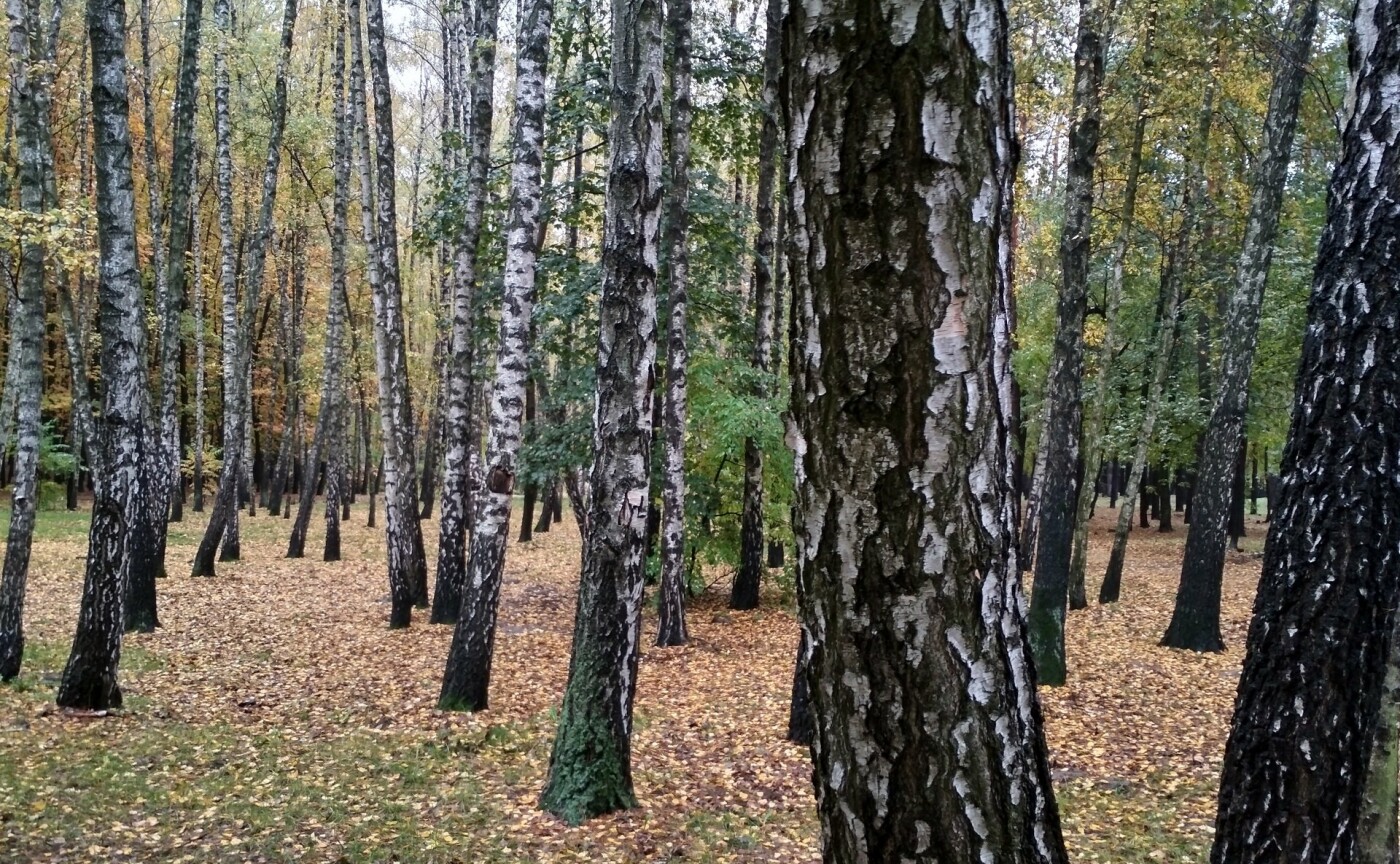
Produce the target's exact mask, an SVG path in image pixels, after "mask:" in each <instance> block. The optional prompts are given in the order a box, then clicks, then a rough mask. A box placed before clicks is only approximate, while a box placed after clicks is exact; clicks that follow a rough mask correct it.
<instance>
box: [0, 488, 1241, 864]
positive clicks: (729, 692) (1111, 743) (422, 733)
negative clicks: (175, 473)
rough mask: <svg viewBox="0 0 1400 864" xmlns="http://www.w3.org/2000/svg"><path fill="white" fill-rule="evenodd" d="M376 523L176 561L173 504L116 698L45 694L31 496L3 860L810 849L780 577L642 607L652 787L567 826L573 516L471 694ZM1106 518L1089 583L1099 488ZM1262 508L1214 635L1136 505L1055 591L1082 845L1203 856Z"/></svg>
mask: <svg viewBox="0 0 1400 864" xmlns="http://www.w3.org/2000/svg"><path fill="white" fill-rule="evenodd" d="M0 516H3V517H5V521H8V514H5V513H4V512H3V511H0ZM363 521H364V520H363V511H362V509H361V508H357V512H356V514H355V518H354V519H353V520H352V522H351V523H350V524H349V525H347V526H346V528H345V535H344V540H343V542H344V553H345V558H346V560H344V561H342V562H339V563H335V564H324V563H322V562H321V561H320V560H319V554H317V555H316V557H313V558H308V559H304V560H300V561H289V560H286V559H284V558H283V557H282V553H283V551H284V550H285V548H286V538H287V534H288V531H289V529H290V523H289V522H287V521H285V520H282V519H278V518H273V517H269V516H266V515H259V516H258V517H256V518H254V519H244V522H243V524H244V538H243V550H244V560H243V561H241V562H238V563H231V564H222V565H220V567H219V575H218V576H217V577H216V578H213V579H192V578H190V577H189V576H188V575H187V573H188V567H189V561H190V559H191V558H192V557H193V553H194V548H195V546H196V544H197V543H198V539H199V533H198V532H199V529H200V528H201V527H202V518H201V517H198V516H195V518H194V519H192V520H190V521H187V522H185V523H183V524H181V525H177V526H174V528H173V531H172V534H171V538H170V557H169V562H170V570H171V576H170V577H169V578H167V579H164V580H162V581H161V583H160V586H159V595H160V615H161V621H162V624H163V627H162V628H161V629H160V630H158V631H157V632H155V633H153V634H140V635H132V636H129V637H128V639H127V640H126V643H125V648H124V655H123V658H122V684H123V687H124V693H125V696H126V708H125V709H124V710H123V711H121V712H119V713H118V714H117V715H115V716H111V717H105V718H78V717H71V716H66V715H64V714H63V713H60V712H57V711H55V710H54V708H53V707H52V706H53V698H54V690H55V688H56V686H57V683H58V677H59V675H60V673H61V672H62V668H63V663H64V661H65V659H66V657H67V650H68V644H69V640H71V638H72V633H73V627H74V622H75V620H76V615H77V606H78V600H79V595H80V591H81V585H82V567H83V558H84V554H85V551H86V516H85V514H82V513H76V514H68V513H52V512H46V513H43V514H41V515H40V520H39V532H40V537H39V539H37V540H36V542H35V548H34V557H33V563H32V567H31V573H30V589H29V591H30V593H29V609H28V616H27V622H28V623H27V626H28V638H29V647H28V653H27V656H26V658H25V669H24V673H23V675H22V676H21V678H20V679H19V680H17V681H16V682H13V683H12V684H10V685H8V686H4V687H0V861H7V862H8V861H17V862H57V861H97V860H101V861H170V862H177V861H178V862H226V861H227V862H233V861H301V860H307V861H335V862H339V861H345V862H370V861H400V862H454V861H457V862H483V864H486V862H531V861H549V862H571V861H580V862H581V861H589V862H667V861H674V862H679V861H687V862H719V861H770V860H771V861H790V862H808V861H816V860H818V859H819V854H818V852H819V829H818V826H817V822H816V818H815V814H814V812H813V806H812V792H811V785H810V769H809V766H808V758H807V754H806V751H805V750H804V749H803V748H800V747H797V746H795V745H792V744H789V743H787V742H785V741H784V740H783V732H784V730H785V727H786V719H787V706H788V690H789V686H790V684H791V676H792V663H793V658H794V654H795V651H796V643H797V627H796V624H795V621H794V618H793V615H792V612H791V610H790V604H788V603H785V602H784V594H783V592H782V588H781V585H780V584H778V583H780V582H781V580H780V579H777V578H775V579H774V580H773V582H774V583H775V585H774V586H773V588H772V590H771V591H770V593H769V594H768V595H767V596H766V597H765V604H764V606H763V608H762V609H761V610H760V611H757V612H753V613H732V612H729V611H727V610H726V609H725V608H724V600H725V597H724V596H723V594H722V592H721V587H723V584H724V583H723V582H721V583H720V585H717V586H715V587H714V588H713V589H712V590H711V591H710V592H708V593H707V594H706V595H705V596H703V597H700V598H697V599H696V600H694V601H692V604H691V607H690V627H691V633H692V634H693V636H694V640H693V642H692V643H691V645H689V646H687V647H685V648H668V649H659V648H653V647H650V643H651V637H652V636H653V635H654V626H655V618H654V614H653V611H652V610H650V609H649V613H648V618H647V621H646V625H645V626H646V630H647V632H646V633H645V634H644V639H643V644H644V645H646V646H648V647H646V649H645V653H644V655H643V657H642V664H641V676H640V680H639V685H638V686H639V692H638V701H637V724H636V725H637V729H636V734H635V737H634V749H633V765H634V771H635V775H636V785H637V793H638V796H639V798H640V800H641V806H640V807H639V808H638V809H636V810H633V811H630V812H626V813H621V814H617V815H614V816H611V817H606V818H602V819H597V820H594V821H592V822H589V823H587V824H586V825H584V826H582V827H578V828H570V827H567V826H565V825H564V824H563V823H561V822H559V821H558V820H556V819H554V818H552V817H550V816H548V815H546V814H544V813H542V812H540V811H539V810H538V809H537V808H536V806H535V805H536V798H537V795H538V793H539V790H540V788H541V785H542V783H543V780H544V775H545V771H546V768H547V765H548V760H549V747H550V741H551V738H552V735H553V731H554V725H555V722H556V718H557V714H556V706H557V703H558V700H559V698H560V696H561V694H562V691H563V686H564V679H565V676H566V675H567V671H568V659H569V643H570V637H571V633H572V630H571V628H572V618H573V610H574V591H575V583H576V580H577V578H578V548H579V544H578V535H577V532H576V531H575V530H574V529H573V526H572V524H571V520H570V518H569V517H568V516H567V514H566V518H565V521H564V522H563V523H561V524H559V525H556V526H555V528H554V530H552V531H551V532H549V533H547V534H543V535H537V539H536V540H534V541H533V542H531V543H527V544H512V545H511V547H510V549H509V553H508V555H509V557H508V561H507V571H506V582H505V587H504V591H503V599H502V607H501V614H500V633H499V636H498V639H497V649H496V650H497V655H496V663H495V667H494V675H493V682H492V696H491V698H492V704H491V708H490V709H489V710H487V711H484V712H482V713H479V714H474V715H469V714H455V713H444V712H440V711H438V710H436V708H435V703H436V697H437V693H438V684H439V676H440V675H441V672H442V665H443V661H444V658H445V656H446V651H447V645H448V641H449V640H450V638H451V631H450V629H449V628H447V627H440V626H429V625H428V624H427V623H426V622H427V616H426V610H424V611H423V612H420V614H419V615H418V616H417V617H416V618H415V622H414V626H413V627H412V628H411V629H409V630H407V631H392V632H391V631H389V630H387V629H386V628H385V626H384V625H385V620H386V616H387V611H388V593H387V586H386V583H385V581H384V575H383V574H384V565H383V561H384V551H383V537H382V534H381V533H380V531H377V530H374V529H369V528H366V527H365V526H364V524H363ZM315 527H316V528H319V525H318V526H315ZM425 528H426V530H427V532H428V534H429V540H430V541H431V540H432V531H433V530H434V526H433V523H431V522H429V523H425ZM1095 529H1096V530H1095V534H1094V542H1093V554H1091V569H1090V574H1091V576H1090V580H1091V591H1090V594H1091V596H1092V595H1093V593H1094V592H1095V591H1096V588H1097V585H1096V582H1097V576H1098V574H1099V573H1101V572H1102V568H1103V564H1104V559H1105V550H1106V546H1107V541H1108V539H1110V538H1109V536H1108V531H1109V527H1108V522H1107V516H1106V515H1105V514H1101V515H1100V516H1099V519H1098V520H1097V521H1096V523H1095ZM1263 530H1264V529H1263V526H1262V525H1260V524H1258V523H1257V522H1256V521H1254V520H1251V524H1250V531H1251V534H1252V535H1253V536H1252V537H1251V538H1250V539H1248V540H1246V541H1245V552H1244V553H1242V554H1241V553H1232V554H1231V556H1230V559H1229V564H1228V567H1227V571H1226V585H1225V637H1226V641H1227V643H1228V644H1229V646H1230V648H1229V650H1228V651H1227V652H1226V653H1224V654H1222V655H1207V656H1198V655H1191V654H1184V653H1181V652H1175V651H1169V650H1166V649H1162V648H1159V647H1157V644H1156V643H1157V640H1158V639H1159V638H1160V636H1161V633H1162V632H1163V630H1164V629H1165V627H1166V624H1167V621H1168V620H1169V618H1170V614H1171V603H1172V597H1173V593H1174V591H1175V587H1176V578H1177V572H1178V570H1177V568H1178V566H1179V565H1178V562H1179V559H1180V554H1181V544H1182V540H1183V538H1184V532H1183V531H1181V530H1178V531H1177V532H1176V533H1174V534H1158V533H1156V532H1155V529H1154V530H1152V531H1135V532H1134V535H1133V540H1132V544H1131V547H1130V552H1129V568H1128V571H1127V574H1126V578H1125V582H1124V590H1123V597H1124V600H1123V602H1121V603H1119V604H1116V605H1114V606H1109V607H1099V606H1093V607H1091V608H1090V609H1089V610H1085V611H1082V612H1075V613H1073V614H1072V615H1071V617H1070V633H1069V662H1070V670H1071V671H1070V684H1069V686H1067V687H1064V688H1059V689H1055V690H1048V691H1045V692H1043V693H1042V697H1043V699H1044V703H1045V711H1046V720H1047V724H1048V734H1049V738H1050V743H1051V748H1052V751H1053V760H1054V771H1055V779H1056V789H1057V793H1058V797H1059V801H1060V806H1061V810H1062V814H1063V821H1064V826H1065V834H1066V839H1067V841H1068V844H1069V847H1070V854H1071V858H1072V859H1074V860H1077V861H1113V862H1140V861H1182V862H1204V861H1205V860H1206V853H1207V850H1208V847H1209V843H1210V831H1211V823H1212V818H1213V812H1214V807H1215V792H1216V778H1217V775H1218V771H1219V765H1220V759H1221V754H1222V749H1223V746H1224V739H1225V734H1226V729H1227V724H1228V720H1229V712H1230V707H1231V704H1232V700H1233V696H1234V689H1235V684H1236V682H1237V680H1238V676H1239V666H1240V660H1241V650H1242V643H1243V640H1244V629H1245V624H1246V622H1247V619H1248V612H1249V606H1250V603H1251V600H1252V595H1253V590H1254V583H1255V580H1256V579H1257V576H1258V571H1259V563H1260V562H1259V557H1258V555H1257V550H1258V548H1259V546H1260V544H1261V538H1262V534H1263ZM307 548H308V550H312V551H313V552H314V553H319V551H320V542H319V534H317V533H316V531H315V530H313V535H312V538H311V540H310V542H308V544H307ZM430 558H431V554H430ZM716 575H717V576H719V575H722V574H716Z"/></svg>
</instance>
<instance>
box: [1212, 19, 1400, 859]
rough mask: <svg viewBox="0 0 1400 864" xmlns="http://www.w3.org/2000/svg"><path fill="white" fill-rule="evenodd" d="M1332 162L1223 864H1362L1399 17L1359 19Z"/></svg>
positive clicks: (1393, 439)
mask: <svg viewBox="0 0 1400 864" xmlns="http://www.w3.org/2000/svg"><path fill="white" fill-rule="evenodd" d="M1352 21H1353V29H1352V35H1351V43H1350V66H1351V73H1352V80H1351V87H1350V92H1349V93H1348V96H1347V102H1346V109H1345V111H1346V119H1345V128H1344V131H1343V133H1342V153H1341V156H1340V158H1339V159H1338V161H1337V165H1336V169H1335V171H1334V173H1333V175H1332V183H1331V186H1330V189H1329V194H1328V199H1327V224H1326V227H1325V228H1324V229H1323V234H1322V240H1321V243H1320V244H1319V248H1318V256H1317V266H1316V269H1315V271H1314V276H1313V287H1312V296H1311V299H1310V301H1309V304H1308V325H1307V331H1306V334H1305V335H1304V338H1303V357H1302V362H1301V365H1300V366H1299V371H1298V378H1297V390H1296V403H1295V407H1294V410H1293V419H1292V425H1291V427H1290V429H1289V433H1288V443H1287V445H1286V446H1285V449H1284V456H1283V464H1282V467H1281V470H1280V475H1281V481H1282V482H1281V484H1280V489H1279V495H1278V506H1277V509H1276V510H1275V512H1274V514H1273V519H1272V520H1271V522H1270V526H1269V540H1268V544H1267V546H1266V547H1265V552H1264V569H1263V575H1262V577H1261V579H1260V583H1259V593H1258V596H1257V598H1256V600H1255V605H1254V616H1253V619H1252V620H1251V622H1250V626H1249V637H1248V643H1247V646H1246V651H1245V660H1244V670H1243V673H1242V674H1241V677H1240V684H1239V692H1238V694H1237V696H1236V701H1235V713H1234V719H1233V720H1232V722H1231V727H1230V737H1229V740H1228V741H1227V743H1226V746H1225V764H1224V768H1223V772H1222V775H1221V788H1222V789H1223V790H1228V794H1224V795H1222V796H1221V798H1220V809H1219V812H1218V814H1217V816H1216V827H1215V845H1214V848H1213V849H1212V851H1211V861H1213V862H1216V864H1225V862H1231V864H1235V862H1238V864H1253V862H1274V861H1297V862H1302V864H1312V862H1324V861H1357V860H1361V859H1360V854H1361V851H1362V850H1361V849H1360V842H1359V841H1360V840H1361V826H1362V824H1363V822H1364V820H1363V816H1364V810H1365V807H1366V794H1365V793H1366V787H1367V785H1368V782H1369V781H1370V772H1369V771H1368V770H1367V763H1368V760H1369V758H1370V756H1371V753H1372V751H1373V749H1374V747H1375V742H1376V740H1377V735H1378V732H1379V731H1380V730H1379V729H1378V724H1379V722H1380V718H1381V717H1382V716H1383V715H1382V712H1381V710H1380V706H1381V704H1382V692H1383V690H1384V689H1385V682H1386V672H1387V666H1388V661H1389V659H1390V656H1391V643H1392V642H1393V640H1394V638H1395V627H1396V623H1397V611H1396V610H1397V606H1400V581H1398V580H1396V579H1395V568H1396V566H1397V561H1396V557H1397V554H1400V553H1398V550H1400V514H1397V513H1396V509H1397V505H1398V504H1400V498H1397V496H1396V489H1395V482H1396V481H1395V466H1396V464H1397V462H1400V366H1397V365H1396V364H1395V362H1394V360H1393V358H1394V357H1395V356H1396V355H1397V353H1398V352H1400V290H1398V289H1397V285H1396V280H1395V259H1396V255H1397V253H1400V218H1397V216H1396V214H1397V212H1400V141H1397V137H1396V134H1395V132H1396V129H1397V128H1400V91H1397V88H1396V86H1395V82H1396V81H1397V80H1400V2H1396V0H1361V2H1359V3H1357V4H1356V8H1355V12H1354V17H1353V19H1352Z"/></svg>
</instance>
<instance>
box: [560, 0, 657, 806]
mask: <svg viewBox="0 0 1400 864" xmlns="http://www.w3.org/2000/svg"><path fill="white" fill-rule="evenodd" d="M612 15H613V18H612V20H613V45H612V98H611V123H610V127H609V133H608V147H609V153H608V181H607V191H606V196H605V197H606V202H605V210H606V214H605V223H604V226H605V227H604V234H603V284H602V290H601V296H600V298H599V312H598V316H599V336H598V365H597V374H596V381H597V387H598V392H597V397H596V401H595V403H594V414H593V416H594V427H593V453H594V456H593V469H592V474H591V476H590V482H589V491H588V493H587V495H588V499H589V500H588V508H589V509H588V514H587V517H586V519H585V520H584V521H585V524H586V529H587V530H586V532H585V533H584V538H585V540H584V544H585V546H584V553H583V573H582V577H581V579H580V584H579V596H578V611H577V613H576V615H575V618H574V640H573V652H572V658H571V660H570V664H569V681H568V684H567V686H566V688H565V691H564V704H563V708H562V710H561V712H560V718H559V731H558V733H557V735H556V736H555V739H554V746H553V750H552V752H551V754H550V760H549V762H550V764H549V778H548V780H547V782H546V784H545V788H544V792H543V794H542V795H541V798H540V806H541V807H543V808H544V809H545V810H548V811H549V812H551V813H554V814H555V815H557V816H560V817H561V818H563V819H565V820H567V821H569V822H574V823H577V822H580V821H582V820H583V819H586V818H589V817H592V816H597V815H600V814H603V813H608V812H611V811H614V810H619V809H623V808H627V807H632V806H635V805H636V801H637V799H636V795H635V793H634V792H633V789H632V704H633V697H634V695H635V693H636V685H637V665H638V647H639V642H640V640H641V601H642V582H643V569H644V568H643V563H644V562H643V559H644V553H645V548H644V547H645V540H646V522H647V505H648V502H649V501H650V494H649V493H650V479H651V477H650V463H651V460H650V456H651V439H652V399H653V389H654V386H653V385H654V381H653V380H652V376H653V369H654V367H655V363H656V276H657V266H658V257H659V249H658V246H659V242H658V241H659V234H660V227H661V226H660V223H661V144H662V141H661V138H662V132H661V91H662V80H661V65H662V64H661V55H662V47H661V4H660V3H659V2H657V0H613V8H612ZM582 493H583V490H582V489H579V488H578V483H577V480H571V483H570V494H571V497H572V496H574V495H576V494H577V495H579V496H581V495H582Z"/></svg>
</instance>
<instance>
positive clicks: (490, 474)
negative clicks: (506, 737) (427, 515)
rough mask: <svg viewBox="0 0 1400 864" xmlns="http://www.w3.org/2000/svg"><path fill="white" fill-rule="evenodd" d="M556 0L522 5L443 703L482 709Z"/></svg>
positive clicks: (524, 337) (521, 371)
mask: <svg viewBox="0 0 1400 864" xmlns="http://www.w3.org/2000/svg"><path fill="white" fill-rule="evenodd" d="M553 13H554V3H553V0H531V2H529V3H525V4H522V5H521V20H520V43H519V47H518V49H517V50H516V54H515V58H516V60H515V121H514V129H513V131H512V134H511V138H512V144H511V150H512V154H511V155H512V160H511V175H510V214H509V216H508V217H507V223H506V262H505V285H504V288H503V293H502V297H501V326H500V340H499V343H498V347H497V349H496V380H495V383H494V384H493V385H492V387H491V428H490V437H489V439H488V442H487V447H486V463H485V472H486V483H485V488H483V489H482V490H481V491H480V493H479V495H480V497H479V503H478V505H477V517H476V524H475V527H474V529H473V531H472V540H471V562H470V568H469V570H468V578H467V584H466V594H465V596H464V597H463V598H462V608H461V615H460V616H459V617H458V619H457V626H456V627H455V628H454V629H453V631H452V646H451V648H450V650H449V651H448V654H447V669H446V671H445V672H444V673H443V679H442V693H441V695H440V697H439V699H438V704H439V705H440V706H441V707H446V708H453V707H461V708H468V709H472V710H479V709H482V708H485V707H486V706H487V703H488V701H489V696H490V693H489V690H490V684H491V658H492V654H493V651H494V648H495V640H496V611H497V609H498V607H499V605H500V597H501V576H502V573H503V572H504V570H505V557H506V543H507V542H508V540H509V539H510V504H511V494H512V493H513V492H514V490H515V478H516V476H517V474H518V473H519V469H520V465H519V459H520V443H521V421H522V419H523V415H524V411H525V386H526V379H527V378H528V376H529V361H530V344H529V342H530V319H531V314H532V312H533V309H534V303H535V262H536V259H537V258H538V256H539V243H540V211H541V208H542V206H543V189H542V188H541V183H540V177H541V164H542V162H543V159H544V116H545V74H546V72H547V71H548V69H549V32H550V23H551V20H552V16H553Z"/></svg>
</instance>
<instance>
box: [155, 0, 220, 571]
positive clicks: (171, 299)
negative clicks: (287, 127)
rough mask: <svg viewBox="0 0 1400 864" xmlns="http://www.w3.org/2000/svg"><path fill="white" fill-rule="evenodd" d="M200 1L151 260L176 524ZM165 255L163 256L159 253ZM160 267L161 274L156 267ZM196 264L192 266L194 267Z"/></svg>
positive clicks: (183, 51) (191, 2)
mask: <svg viewBox="0 0 1400 864" xmlns="http://www.w3.org/2000/svg"><path fill="white" fill-rule="evenodd" d="M149 5H150V4H149V0H143V2H142V4H141V12H142V18H141V31H142V33H141V43H142V44H141V62H142V69H143V79H144V80H143V86H142V97H143V102H142V104H143V108H144V109H145V122H146V130H147V131H146V145H147V151H148V153H149V154H150V156H149V157H148V163H147V170H148V173H149V174H150V176H151V186H150V187H149V188H150V195H151V226H152V231H153V232H154V231H155V230H156V229H157V227H158V225H159V186H158V184H157V183H156V171H155V162H154V152H153V151H154V147H153V146H152V145H153V139H152V137H151V130H153V129H154V128H155V119H154V108H153V106H152V102H151V98H150V86H151V69H150V57H149V46H148V44H147V42H148V37H147V31H148V29H149V24H150V21H149V18H150V15H149ZM203 17H204V0H185V3H184V20H183V25H184V28H183V33H182V36H181V44H180V66H179V77H178V79H177V81H176V85H175V110H174V126H175V129H174V136H173V138H172V142H171V145H172V150H173V153H172V160H171V169H170V211H169V212H170V234H169V238H168V244H167V246H166V247H165V248H164V249H162V247H161V244H160V243H159V242H157V243H153V244H152V249H153V258H154V261H155V265H156V267H157V268H158V271H157V282H156V297H157V302H158V304H159V309H158V312H159V315H160V326H161V331H160V332H161V343H160V363H161V366H160V386H161V391H160V392H161V403H160V410H161V430H162V432H161V439H162V440H161V444H162V447H163V448H164V453H163V458H164V459H165V463H164V466H165V467H164V471H163V472H161V476H162V477H163V478H165V479H164V482H163V483H161V484H160V488H161V489H162V491H163V496H162V497H163V499H164V503H166V504H168V506H169V518H170V521H172V522H178V521H180V520H181V519H183V517H184V512H183V511H184V494H183V490H182V489H181V472H180V464H181V455H182V453H181V441H180V411H179V403H178V400H177V396H178V392H179V386H180V382H179V374H178V365H179V362H180V330H181V320H180V312H181V309H182V308H183V306H184V301H185V297H186V293H187V288H188V286H187V284H186V270H187V266H188V262H187V261H186V258H187V256H188V255H189V252H190V247H191V234H192V231H193V230H194V229H193V225H194V222H193V220H194V214H193V212H192V211H193V209H194V208H192V207H191V196H192V194H193V192H194V189H195V188H196V187H195V162H196V154H195V119H196V111H197V109H198V102H199V45H200V39H201V33H202V29H203ZM162 251H163V252H164V255H163V257H162V255H161V254H160V253H161V252H162ZM162 265H164V268H165V270H164V273H163V274H161V273H160V272H159V268H160V267H161V266H162ZM196 266H197V265H196ZM156 532H157V546H158V555H159V561H160V565H161V571H162V573H163V572H164V570H165V547H166V533H167V532H166V528H165V526H164V525H161V524H158V525H156Z"/></svg>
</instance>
